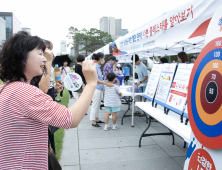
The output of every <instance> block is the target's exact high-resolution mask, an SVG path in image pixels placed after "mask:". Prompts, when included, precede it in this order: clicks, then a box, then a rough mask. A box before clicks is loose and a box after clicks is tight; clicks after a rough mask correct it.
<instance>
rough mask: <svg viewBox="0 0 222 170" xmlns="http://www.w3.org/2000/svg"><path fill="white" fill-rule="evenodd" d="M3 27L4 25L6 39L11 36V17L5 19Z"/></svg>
mask: <svg viewBox="0 0 222 170" xmlns="http://www.w3.org/2000/svg"><path fill="white" fill-rule="evenodd" d="M5 25H6V39H8V38H9V37H11V36H12V17H11V16H6V17H5Z"/></svg>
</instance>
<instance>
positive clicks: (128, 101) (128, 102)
mask: <svg viewBox="0 0 222 170" xmlns="http://www.w3.org/2000/svg"><path fill="white" fill-rule="evenodd" d="M125 100H126V102H127V104H128V109H127V110H126V112H125V113H124V114H123V117H122V120H121V125H123V118H124V117H125V115H126V113H127V112H128V111H129V110H130V105H131V104H130V99H129V100H128V99H126V98H125Z"/></svg>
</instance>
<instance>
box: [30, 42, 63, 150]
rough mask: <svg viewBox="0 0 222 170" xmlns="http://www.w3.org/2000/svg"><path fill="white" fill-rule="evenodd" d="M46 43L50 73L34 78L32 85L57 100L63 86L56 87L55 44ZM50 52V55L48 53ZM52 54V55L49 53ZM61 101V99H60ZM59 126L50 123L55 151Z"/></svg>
mask: <svg viewBox="0 0 222 170" xmlns="http://www.w3.org/2000/svg"><path fill="white" fill-rule="evenodd" d="M43 41H44V43H45V45H46V49H47V50H46V51H47V53H46V52H45V53H44V56H45V57H46V59H47V61H46V68H47V73H48V74H43V75H41V76H39V77H38V79H37V80H36V79H32V81H31V83H30V84H31V85H34V86H36V87H37V88H39V89H40V90H42V91H43V92H44V93H46V94H48V95H49V96H51V97H52V99H53V101H56V98H55V97H56V95H57V94H58V93H59V92H61V91H62V87H60V88H58V89H55V88H54V86H55V82H54V69H53V67H52V60H53V53H52V49H53V44H52V43H51V42H50V41H48V40H43ZM47 54H48V55H47ZM49 54H50V55H49ZM60 101H61V100H60ZM58 129H59V128H58V127H54V126H51V125H49V128H48V137H49V141H50V143H51V147H52V149H53V151H54V152H56V150H55V141H54V133H55V132H56V131H57V130H58Z"/></svg>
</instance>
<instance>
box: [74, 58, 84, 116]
mask: <svg viewBox="0 0 222 170" xmlns="http://www.w3.org/2000/svg"><path fill="white" fill-rule="evenodd" d="M76 60H77V64H76V65H75V73H77V74H79V75H80V77H81V78H82V86H81V87H80V89H79V90H78V91H76V92H77V95H78V98H79V97H80V95H81V93H82V91H83V90H84V88H85V86H86V80H85V77H84V75H83V73H82V62H83V61H85V57H84V56H83V55H79V56H78V57H77V59H76ZM86 115H87V113H86Z"/></svg>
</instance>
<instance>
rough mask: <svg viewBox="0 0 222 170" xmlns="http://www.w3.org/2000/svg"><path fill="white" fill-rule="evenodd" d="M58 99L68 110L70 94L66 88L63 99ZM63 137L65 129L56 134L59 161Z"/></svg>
mask: <svg viewBox="0 0 222 170" xmlns="http://www.w3.org/2000/svg"><path fill="white" fill-rule="evenodd" d="M57 96H60V95H59V94H58V95H57ZM58 99H60V100H61V102H60V104H62V105H64V106H66V108H68V103H69V92H68V90H67V89H66V88H64V91H63V98H62V99H61V98H60V97H58ZM63 137H64V129H59V130H57V131H56V132H55V134H54V140H55V148H56V157H57V159H58V160H59V159H60V157H61V152H62V144H63Z"/></svg>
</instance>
